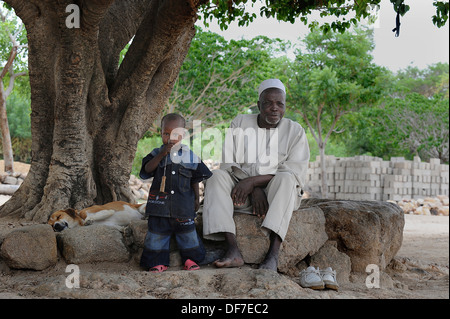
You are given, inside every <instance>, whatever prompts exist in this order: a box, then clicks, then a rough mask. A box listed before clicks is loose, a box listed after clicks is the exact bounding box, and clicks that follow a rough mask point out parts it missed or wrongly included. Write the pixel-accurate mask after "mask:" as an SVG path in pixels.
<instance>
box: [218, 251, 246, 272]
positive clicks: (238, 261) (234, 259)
mask: <svg viewBox="0 0 450 319" xmlns="http://www.w3.org/2000/svg"><path fill="white" fill-rule="evenodd" d="M213 264H214V266H216V267H217V268H233V267H241V266H243V265H244V258H243V257H242V255H241V253H240V252H239V251H238V252H230V251H228V252H227V253H226V254H225V256H224V257H223V258H221V259H218V260H216V261H215V262H214V263H213Z"/></svg>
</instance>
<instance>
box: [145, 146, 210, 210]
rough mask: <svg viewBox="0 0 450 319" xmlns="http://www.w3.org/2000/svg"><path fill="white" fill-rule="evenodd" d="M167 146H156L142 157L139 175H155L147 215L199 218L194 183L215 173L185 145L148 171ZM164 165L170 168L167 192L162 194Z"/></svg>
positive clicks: (146, 177) (167, 171)
mask: <svg viewBox="0 0 450 319" xmlns="http://www.w3.org/2000/svg"><path fill="white" fill-rule="evenodd" d="M163 146H164V145H162V146H161V147H160V148H155V149H154V150H153V151H152V152H151V153H150V154H148V155H147V156H145V157H144V158H143V159H142V167H141V171H140V173H139V177H140V178H142V179H149V178H151V177H153V182H152V186H151V187H150V193H149V198H148V200H147V208H146V212H145V213H146V215H147V216H159V217H173V218H184V219H192V218H195V213H196V212H195V208H194V207H195V193H194V189H193V188H192V184H195V183H198V182H201V181H203V180H205V179H208V178H210V177H211V175H212V172H211V171H210V170H209V169H208V167H207V166H206V165H205V164H204V163H203V162H202V161H201V160H200V159H199V158H198V157H197V156H196V155H195V154H194V153H193V152H192V151H191V150H190V149H189V147H188V146H186V145H182V146H181V148H180V149H179V150H178V151H172V152H171V154H169V155H167V156H166V157H164V158H163V159H162V160H161V162H159V164H158V167H157V168H156V169H155V170H154V171H153V172H151V173H146V172H145V165H146V164H147V162H148V161H150V160H151V159H152V158H153V157H155V156H156V155H157V154H158V153H159V152H160V151H161V150H162V148H163ZM164 167H166V174H165V176H166V186H165V190H164V193H160V191H159V190H160V186H161V181H162V177H163V175H164Z"/></svg>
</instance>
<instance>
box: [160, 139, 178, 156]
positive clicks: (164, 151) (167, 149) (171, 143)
mask: <svg viewBox="0 0 450 319" xmlns="http://www.w3.org/2000/svg"><path fill="white" fill-rule="evenodd" d="M175 144H176V143H174V141H172V140H169V142H168V143H167V144H164V147H163V149H162V150H161V154H162V155H163V156H166V155H167V154H169V153H170V150H171V149H172V147H173V146H174V145H175Z"/></svg>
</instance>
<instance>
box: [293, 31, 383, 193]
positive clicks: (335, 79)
mask: <svg viewBox="0 0 450 319" xmlns="http://www.w3.org/2000/svg"><path fill="white" fill-rule="evenodd" d="M304 44H305V53H302V52H301V51H299V53H298V54H297V58H296V61H295V62H294V63H293V64H292V73H293V75H292V78H291V79H290V80H289V82H288V87H289V94H288V101H289V103H290V105H292V106H293V108H294V109H295V112H297V113H298V114H300V115H301V118H302V119H303V121H304V122H305V123H306V125H307V127H308V128H309V130H310V132H311V134H312V135H313V137H314V139H315V140H316V142H317V144H318V146H319V153H320V162H321V170H322V174H321V180H322V186H321V192H322V197H324V198H327V196H328V184H327V174H326V167H325V147H326V144H327V142H328V140H329V139H330V136H331V134H332V133H336V132H338V131H339V130H338V129H337V127H338V124H339V120H340V119H341V118H342V117H343V116H344V115H345V114H347V113H349V112H354V111H357V110H358V109H359V108H361V107H362V106H364V105H366V104H368V103H373V102H374V101H376V100H377V98H378V97H379V95H380V94H381V89H380V87H379V86H378V85H377V78H378V76H380V75H381V74H382V72H383V69H382V68H380V67H378V66H376V65H375V64H374V63H372V56H371V54H370V52H371V50H372V49H373V39H372V31H370V30H362V29H356V30H355V31H354V32H345V33H342V34H341V33H335V32H328V33H324V32H321V31H316V32H311V33H310V34H309V35H308V36H307V37H306V38H305V40H304Z"/></svg>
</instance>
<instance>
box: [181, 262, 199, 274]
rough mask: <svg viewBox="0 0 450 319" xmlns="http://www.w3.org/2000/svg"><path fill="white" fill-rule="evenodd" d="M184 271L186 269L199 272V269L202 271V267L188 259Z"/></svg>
mask: <svg viewBox="0 0 450 319" xmlns="http://www.w3.org/2000/svg"><path fill="white" fill-rule="evenodd" d="M183 269H184V270H189V271H191V270H199V269H200V266H199V265H197V264H196V263H195V262H194V261H192V260H190V259H188V260H186V262H185V263H184V267H183Z"/></svg>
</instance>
